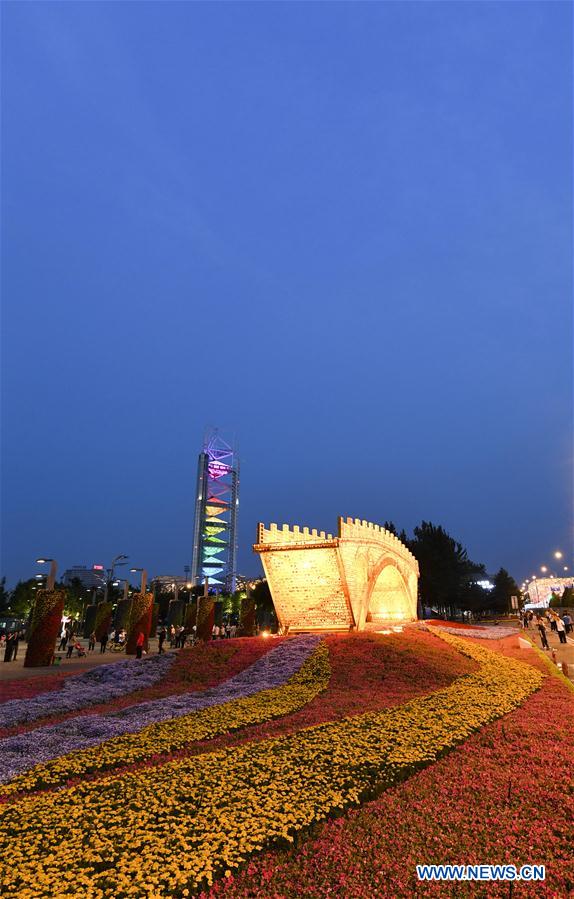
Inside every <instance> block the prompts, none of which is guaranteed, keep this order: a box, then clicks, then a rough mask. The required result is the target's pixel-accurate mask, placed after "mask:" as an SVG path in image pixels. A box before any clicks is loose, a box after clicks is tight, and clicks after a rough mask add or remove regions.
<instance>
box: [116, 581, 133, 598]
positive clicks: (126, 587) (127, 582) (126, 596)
mask: <svg viewBox="0 0 574 899" xmlns="http://www.w3.org/2000/svg"><path fill="white" fill-rule="evenodd" d="M120 581H123V582H124V595H123V599H127V598H128V590H129V589H130V582H129V580H128V579H127V577H117V578H116V579H115V581H114V583H113V585H112V586H114V587H116V586H119V583H120Z"/></svg>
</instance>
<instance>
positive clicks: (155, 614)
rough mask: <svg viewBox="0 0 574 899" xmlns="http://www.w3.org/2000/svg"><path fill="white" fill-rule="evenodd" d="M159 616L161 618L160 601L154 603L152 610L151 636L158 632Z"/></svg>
mask: <svg viewBox="0 0 574 899" xmlns="http://www.w3.org/2000/svg"><path fill="white" fill-rule="evenodd" d="M158 618H159V603H157V602H155V603H154V605H153V609H152V611H151V630H150V632H149V635H150V637H155V636H156V634H157V620H158Z"/></svg>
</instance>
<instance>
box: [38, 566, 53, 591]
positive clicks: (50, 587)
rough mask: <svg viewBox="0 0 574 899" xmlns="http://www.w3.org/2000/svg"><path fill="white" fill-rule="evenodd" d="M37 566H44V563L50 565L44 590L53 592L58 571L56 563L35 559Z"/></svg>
mask: <svg viewBox="0 0 574 899" xmlns="http://www.w3.org/2000/svg"><path fill="white" fill-rule="evenodd" d="M36 562H37V563H38V565H45V564H46V562H49V563H50V574H49V575H48V579H47V580H46V590H53V589H54V585H55V583H56V571H57V570H58V563H57V562H56V560H55V559H36Z"/></svg>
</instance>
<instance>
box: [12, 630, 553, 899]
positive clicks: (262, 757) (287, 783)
mask: <svg viewBox="0 0 574 899" xmlns="http://www.w3.org/2000/svg"><path fill="white" fill-rule="evenodd" d="M441 639H443V640H445V642H447V643H450V644H451V645H455V646H456V647H457V648H458V649H459V650H460V651H461V652H464V653H466V654H468V655H469V656H471V657H472V658H473V659H474V660H475V661H477V662H478V663H479V667H478V669H477V670H476V671H475V672H473V673H472V674H469V675H465V676H463V677H461V678H459V679H458V680H457V681H455V683H453V684H451V685H450V686H449V687H446V688H443V689H441V690H437V691H436V692H434V693H432V694H431V695H430V696H427V697H424V698H418V699H415V700H412V701H410V702H408V703H407V704H406V705H404V706H400V707H398V708H392V709H388V710H385V711H379V712H368V713H366V714H363V715H359V716H354V717H348V718H345V719H343V720H342V721H337V722H334V723H330V724H324V725H319V726H317V727H312V728H308V729H305V730H302V731H299V732H297V733H295V734H292V735H289V736H286V737H281V738H279V739H271V740H264V741H262V742H258V743H249V744H246V745H244V746H239V747H237V748H236V749H235V751H234V752H233V753H229V752H228V751H227V750H221V751H217V752H211V753H206V754H205V755H203V756H199V757H197V758H194V759H192V760H187V759H185V760H176V761H173V762H169V763H167V764H164V765H160V766H153V767H149V768H143V769H139V770H138V771H136V772H131V773H127V774H123V775H121V776H117V777H112V778H110V779H109V780H105V781H97V782H95V783H82V784H80V785H78V786H75V787H72V788H69V789H68V790H67V791H66V794H65V796H62V794H61V793H60V792H58V793H43V794H39V795H37V796H33V797H28V798H25V797H22V798H20V800H19V801H18V802H17V803H11V804H5V805H4V806H3V807H2V809H1V810H0V849H1V852H0V860H1V861H0V864H2V869H3V870H2V875H3V878H4V889H5V890H6V891H7V895H18V896H19V899H29V897H32V896H34V897H44V896H46V897H47V896H52V895H54V894H57V895H58V896H65V895H93V896H100V897H112V896H113V897H115V899H123V897H127V896H133V895H154V896H165V895H176V896H185V895H188V894H189V891H190V890H194V889H196V888H199V887H202V886H204V885H205V886H210V885H211V884H212V882H213V880H214V878H215V877H216V876H218V875H227V874H231V873H232V871H233V870H234V869H237V868H238V867H240V866H242V865H243V864H244V863H245V862H246V861H247V860H248V859H249V856H250V855H251V854H252V853H254V852H257V851H260V850H261V849H265V848H266V847H268V846H271V845H274V844H275V845H277V844H279V845H280V844H282V843H283V844H285V843H288V842H292V841H293V839H294V837H295V836H296V835H297V834H300V833H301V832H302V831H305V830H307V829H308V828H310V827H312V826H314V825H315V824H316V823H318V822H320V821H322V820H324V819H325V818H327V817H329V816H333V815H336V814H339V813H340V812H342V811H343V810H345V809H347V808H349V807H351V806H353V805H358V804H359V803H360V802H361V801H365V800H367V799H370V798H374V797H375V796H377V795H378V794H379V793H380V792H381V791H382V790H383V789H385V788H388V787H391V786H392V785H394V784H397V783H399V782H401V781H403V780H405V779H406V778H407V777H408V776H410V775H412V774H414V773H416V772H417V771H419V770H420V769H422V768H424V767H426V766H427V765H429V764H432V763H434V762H436V761H437V759H439V758H440V757H441V756H442V755H444V754H445V753H446V752H448V751H449V750H452V749H454V748H455V747H456V746H457V745H459V744H460V743H462V742H464V741H465V740H466V739H468V737H469V736H471V735H472V734H473V733H474V732H476V731H478V730H479V729H480V728H481V727H483V726H485V725H486V724H489V723H491V722H493V721H495V720H496V719H498V718H500V717H501V716H502V715H506V714H507V713H509V712H511V711H512V710H513V709H515V708H517V706H519V705H520V703H521V702H523V701H524V700H525V699H526V698H527V697H528V696H529V695H530V694H531V693H533V692H534V691H535V690H536V689H538V688H539V687H540V685H541V683H542V680H543V678H542V675H541V674H540V672H538V671H537V670H536V669H534V668H533V667H532V666H530V665H528V664H524V663H522V662H518V661H515V660H513V659H507V658H504V657H502V656H500V655H497V654H496V653H493V652H491V651H489V650H488V649H487V648H486V647H483V646H476V645H474V644H470V643H468V644H467V643H465V642H464V641H462V640H457V639H456V638H454V637H451V636H450V635H448V634H445V635H443V636H442V637H441ZM520 774H522V772H520ZM215 775H216V776H215ZM174 785H176V786H177V789H175V788H174ZM182 796H185V802H182V801H181V797H182ZM63 800H64V801H63ZM70 808H77V809H81V811H82V814H81V815H78V816H76V817H75V818H74V820H73V823H71V820H70ZM22 821H25V822H26V826H25V828H23V827H22ZM419 825H420V826H424V821H423V820H422V819H420V818H419ZM427 849H428V847H427ZM174 859H177V865H174ZM72 865H73V870H74V878H73V879H70V878H67V877H66V872H69V870H70V866H72ZM166 870H169V872H170V873H169V877H166V875H165V872H166Z"/></svg>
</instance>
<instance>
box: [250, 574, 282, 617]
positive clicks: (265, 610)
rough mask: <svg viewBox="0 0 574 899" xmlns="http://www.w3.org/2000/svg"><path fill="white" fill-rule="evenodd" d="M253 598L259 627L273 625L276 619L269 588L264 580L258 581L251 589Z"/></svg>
mask: <svg viewBox="0 0 574 899" xmlns="http://www.w3.org/2000/svg"><path fill="white" fill-rule="evenodd" d="M251 596H252V597H253V599H254V600H255V615H256V618H257V623H258V624H259V626H260V627H273V626H274V625H275V623H276V621H277V618H276V615H275V606H274V605H273V599H272V596H271V590H270V589H269V584H268V583H267V581H266V580H262V581H258V582H257V583H256V584H255V586H254V587H253V589H252V591H251Z"/></svg>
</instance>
